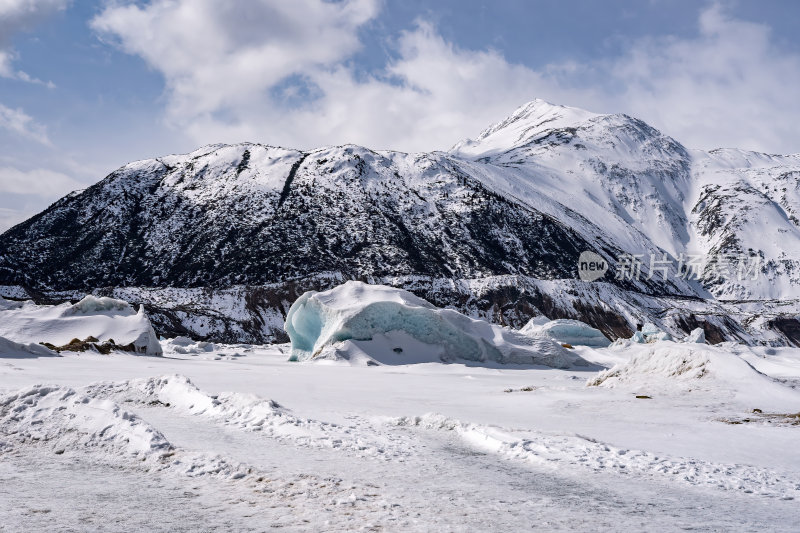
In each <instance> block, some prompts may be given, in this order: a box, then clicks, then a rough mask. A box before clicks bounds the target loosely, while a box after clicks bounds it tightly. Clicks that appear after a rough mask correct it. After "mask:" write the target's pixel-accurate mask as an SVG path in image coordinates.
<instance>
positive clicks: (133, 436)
mask: <svg viewBox="0 0 800 533" xmlns="http://www.w3.org/2000/svg"><path fill="white" fill-rule="evenodd" d="M37 448H38V449H45V450H49V451H47V452H46V453H55V454H56V455H59V456H60V455H64V456H65V457H69V456H70V455H72V456H73V457H80V459H81V460H88V461H90V462H93V463H98V464H101V465H104V466H112V467H114V468H121V469H123V470H125V469H134V470H141V471H144V472H147V473H151V474H158V473H163V474H168V475H173V476H178V477H189V478H194V479H203V480H205V481H204V482H205V483H211V484H212V486H213V484H216V483H219V482H229V483H232V484H231V485H228V486H227V487H226V489H225V491H226V494H228V495H229V496H230V497H231V498H233V500H234V501H245V498H247V499H248V501H250V500H252V498H253V495H254V494H256V495H257V501H264V500H263V499H266V502H264V503H266V504H267V505H269V506H272V507H275V506H285V505H286V502H287V501H290V500H297V499H300V500H302V501H303V502H304V503H303V504H301V505H315V506H319V507H321V508H322V507H324V508H328V507H330V506H345V507H348V508H352V511H350V512H349V513H346V515H347V516H349V515H351V514H354V515H356V516H360V520H362V521H364V520H367V517H370V516H375V515H376V514H378V513H382V516H383V517H384V519H385V520H388V521H396V520H398V519H399V517H400V515H401V513H402V510H401V509H400V507H396V508H395V507H394V506H392V505H390V504H388V503H387V502H386V500H385V499H383V497H382V496H381V495H380V494H379V493H378V490H377V489H378V487H376V486H373V485H366V486H357V485H354V484H352V483H347V482H345V481H344V480H342V479H340V478H337V477H331V476H324V477H322V476H317V475H314V474H304V473H297V474H290V475H287V476H281V477H275V476H274V473H267V472H264V471H261V470H259V469H258V468H256V467H253V466H251V465H248V464H246V463H240V462H237V461H232V460H230V459H228V458H226V457H223V456H221V455H218V454H212V453H206V452H193V451H186V450H182V449H180V448H178V447H176V446H173V445H172V444H171V443H170V442H169V441H168V440H167V439H166V438H165V437H164V435H163V434H162V433H161V432H160V431H159V430H158V429H156V428H154V427H153V426H151V425H150V424H148V423H147V422H146V421H144V420H142V419H141V418H139V417H138V416H137V415H136V414H134V413H131V412H129V411H126V410H125V409H123V408H122V407H121V406H120V405H119V404H118V403H116V402H114V401H112V400H108V399H98V398H93V397H91V396H89V395H87V394H84V393H82V392H79V391H77V390H75V389H72V388H68V387H60V386H50V385H35V386H32V387H28V388H25V389H22V390H20V391H17V392H14V393H11V394H6V395H0V460H3V459H2V458H3V456H4V455H6V454H14V453H18V452H31V451H33V450H36V449H37ZM202 486H203V485H202V484H201V487H202ZM211 490H218V489H211ZM237 498H238V500H237ZM323 514H324V513H323ZM334 518H337V517H334ZM320 527H321V526H320ZM339 529H341V530H346V528H345V526H340V528H339ZM308 530H319V528H316V529H315V528H312V527H311V526H309V528H308Z"/></svg>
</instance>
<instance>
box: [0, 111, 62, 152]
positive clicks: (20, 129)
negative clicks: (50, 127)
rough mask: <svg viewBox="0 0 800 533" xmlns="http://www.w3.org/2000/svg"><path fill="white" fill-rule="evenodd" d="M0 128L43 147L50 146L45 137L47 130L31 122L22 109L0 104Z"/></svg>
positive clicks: (33, 121) (31, 119)
mask: <svg viewBox="0 0 800 533" xmlns="http://www.w3.org/2000/svg"><path fill="white" fill-rule="evenodd" d="M0 128H3V129H5V130H8V131H10V132H12V133H16V134H17V135H20V136H22V137H25V138H26V139H31V140H33V141H36V142H38V143H40V144H43V145H45V146H51V145H52V143H51V142H50V139H49V138H48V136H47V129H46V128H45V127H44V126H42V125H41V124H39V123H37V122H36V121H35V120H33V118H32V117H30V116H29V115H27V114H26V113H25V112H24V111H23V110H22V109H11V108H10V107H6V106H4V105H3V104H0Z"/></svg>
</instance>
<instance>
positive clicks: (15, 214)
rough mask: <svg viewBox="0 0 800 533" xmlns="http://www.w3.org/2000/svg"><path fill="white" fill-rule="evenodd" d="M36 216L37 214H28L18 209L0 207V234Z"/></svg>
mask: <svg viewBox="0 0 800 533" xmlns="http://www.w3.org/2000/svg"><path fill="white" fill-rule="evenodd" d="M35 214H36V213H35V212H26V211H20V210H17V209H9V208H7V207H0V233H2V232H4V231H6V230H7V229H8V228H10V227H12V226H16V225H17V224H19V223H20V222H22V221H24V220H27V219H29V218H30V217H31V216H33V215H35Z"/></svg>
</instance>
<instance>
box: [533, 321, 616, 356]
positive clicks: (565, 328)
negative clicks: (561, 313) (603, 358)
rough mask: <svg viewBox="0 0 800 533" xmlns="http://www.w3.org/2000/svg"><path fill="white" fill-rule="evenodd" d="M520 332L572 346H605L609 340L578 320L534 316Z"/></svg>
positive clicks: (609, 342)
mask: <svg viewBox="0 0 800 533" xmlns="http://www.w3.org/2000/svg"><path fill="white" fill-rule="evenodd" d="M520 333H523V334H525V335H529V336H532V337H546V338H548V339H552V340H554V341H556V342H559V343H567V344H571V345H573V346H593V347H598V348H605V347H606V346H608V345H609V344H611V341H610V340H608V338H606V336H605V335H603V332H602V331H600V330H599V329H595V328H593V327H591V326H590V325H588V324H586V323H584V322H581V321H580V320H569V319H559V320H546V321H545V320H542V319H541V317H534V318H532V319H530V321H529V322H528V323H527V324H525V325H524V326H523V327H522V329H520Z"/></svg>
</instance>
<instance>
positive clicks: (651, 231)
mask: <svg viewBox="0 0 800 533" xmlns="http://www.w3.org/2000/svg"><path fill="white" fill-rule="evenodd" d="M744 164H746V165H749V166H743V165H744ZM796 176H800V158H796V157H794V156H774V155H766V154H757V153H745V152H743V151H736V150H730V149H727V150H726V149H723V150H715V151H712V152H702V151H697V150H687V149H686V148H685V147H684V146H683V145H681V144H680V143H679V142H678V141H676V140H674V139H672V138H671V137H669V136H666V135H664V134H663V133H661V132H660V131H658V130H656V129H655V128H652V127H651V126H649V125H648V124H646V123H645V122H643V121H641V120H639V119H636V118H633V117H629V116H627V115H622V114H616V115H601V114H596V113H591V112H588V111H583V110H580V109H577V108H569V107H565V106H555V105H552V104H549V103H546V102H544V101H542V100H534V101H532V102H530V103H528V104H525V105H523V106H521V107H520V108H518V109H517V110H516V111H515V112H514V113H512V115H510V116H509V117H508V118H506V119H505V120H502V121H499V122H498V123H496V124H494V125H492V126H490V127H489V128H486V129H485V130H484V131H483V132H482V133H481V135H479V136H478V138H477V139H476V140H474V141H469V140H467V141H462V142H461V143H458V144H457V145H455V146H454V147H453V148H452V149H451V150H450V151H448V152H430V153H424V152H423V153H415V154H408V153H403V152H395V151H390V150H381V151H373V150H370V149H368V148H365V147H360V146H357V145H340V146H334V147H323V148H318V149H315V150H294V149H291V148H284V147H273V146H269V145H262V144H257V143H239V144H235V145H226V144H213V145H207V146H204V147H201V148H198V149H197V150H194V151H193V152H190V153H188V154H173V155H168V156H163V157H159V158H154V159H145V160H140V161H135V162H131V163H129V164H127V165H124V166H123V167H120V168H119V169H117V170H116V171H114V172H112V173H111V174H109V176H107V177H106V178H105V179H104V180H102V181H101V182H99V183H97V184H95V185H92V186H91V187H89V188H87V189H85V190H83V191H81V192H76V193H73V194H70V195H67V196H65V197H64V198H62V199H61V200H59V201H58V202H56V203H54V204H53V205H52V206H51V207H50V208H48V209H47V210H45V211H43V212H42V213H40V214H38V215H36V216H34V217H32V218H31V219H29V220H28V221H25V222H23V223H22V224H19V225H17V226H15V227H14V228H11V229H9V230H8V231H6V232H5V233H3V234H2V235H0V286H6V287H13V286H19V287H23V288H24V290H27V291H28V292H29V293H37V294H47V293H52V294H55V293H59V292H62V293H63V292H64V291H75V290H84V291H93V290H97V289H99V288H102V287H112V286H113V287H137V286H138V287H164V288H167V287H186V288H192V287H208V288H209V289H214V290H220V289H224V288H225V287H233V286H248V285H252V286H255V285H268V284H271V283H276V282H280V283H288V282H291V281H292V280H301V279H310V278H309V277H312V278H313V277H314V276H316V275H318V274H320V273H323V272H335V273H338V274H340V275H342V276H343V279H362V278H386V277H387V276H395V277H397V276H400V277H402V276H412V277H413V276H421V277H427V278H430V279H434V278H435V279H452V280H460V279H479V278H490V277H496V276H524V277H527V278H532V279H543V280H548V279H551V280H559V279H562V280H577V278H578V272H577V264H578V261H577V259H578V256H579V255H580V253H581V252H584V251H592V252H594V253H596V254H598V255H599V256H600V257H602V258H603V259H604V260H605V261H606V262H607V263H608V265H609V272H608V273H607V274H606V275H605V277H604V278H603V280H604V281H605V282H606V283H609V284H611V285H614V286H616V287H617V288H618V289H620V290H623V291H634V292H636V293H640V294H643V295H649V296H670V295H672V296H679V297H691V298H700V299H702V298H706V299H707V298H711V297H713V296H718V297H723V298H729V299H735V300H743V299H776V298H793V297H795V298H796V297H800V268H798V266H797V265H795V263H796V261H794V260H793V259H791V257H790V256H789V255H787V254H786V253H784V254H783V255H780V254H779V252H780V251H784V252H785V251H786V250H789V251H790V252H791V251H793V250H795V249H797V250H798V251H800V230H798V226H797V221H798V218H797V216H795V213H796V212H797V208H798V207H797V206H800V189H798V186H797V181H798V180H797V179H796ZM792 180H794V183H793V181H792ZM745 192H746V194H745ZM737 195H738V197H737ZM739 197H746V199H747V201H746V202H742V201H741V200H740V198H739ZM710 200H713V201H710ZM765 209H767V210H769V213H771V214H770V215H769V216H768V217H766V218H764V219H763V220H762V219H760V218H759V217H758V216H757V215H756V213H755V212H756V210H760V211H759V212H764V210H765ZM787 239H790V240H791V242H790V243H789V244H787V243H786V242H785V241H786V240H787ZM767 245H770V246H771V247H767ZM760 247H766V249H767V253H769V254H773V255H777V257H772V256H770V257H767V253H764V254H762V255H763V256H764V257H762V258H761V259H763V260H764V261H763V262H764V266H763V268H762V269H761V271H760V272H759V274H760V279H758V280H738V279H722V278H719V279H708V280H705V282H703V283H701V282H698V281H693V280H686V279H682V278H681V277H680V276H677V275H672V276H670V277H669V278H668V279H658V278H657V277H656V276H654V277H653V279H650V277H651V276H650V274H652V272H650V265H648V264H647V257H648V256H649V257H651V258H652V257H658V258H668V259H669V260H670V261H671V262H672V263H676V262H677V261H678V259H679V258H680V257H682V256H683V255H686V254H689V253H695V252H696V251H697V250H702V251H707V252H708V255H709V257H710V258H711V259H712V260H713V259H715V258H719V257H723V256H728V255H732V254H745V255H747V257H752V256H753V250H756V249H758V250H761V248H760ZM626 254H641V255H642V257H643V265H642V267H641V268H642V276H640V278H639V279H633V277H632V276H629V277H627V278H626V276H624V275H622V274H623V272H622V267H623V266H624V265H623V264H622V263H621V257H623V256H625V255H626ZM756 255H757V254H756ZM704 273H706V272H705V271H704ZM675 274H677V272H675ZM603 280H601V281H603ZM10 290H11V289H9V291H10ZM12 292H13V291H12ZM0 293H2V290H0ZM587 294H588V293H587ZM144 303H147V302H144ZM589 303H591V302H589ZM593 304H597V305H600V304H602V302H593ZM454 305H458V304H457V302H456V303H455V304H454ZM523 307H524V306H523ZM517 311H518V310H517ZM517 311H514V312H515V313H516V312H517ZM509 312H510V311H509ZM531 312H535V310H531ZM565 312H567V311H565ZM498 316H500V317H501V318H502V317H503V316H504V315H503V314H502V313H500V315H498ZM509 316H511V315H509ZM627 320H629V321H630V320H632V318H631V317H628V319H627Z"/></svg>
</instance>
